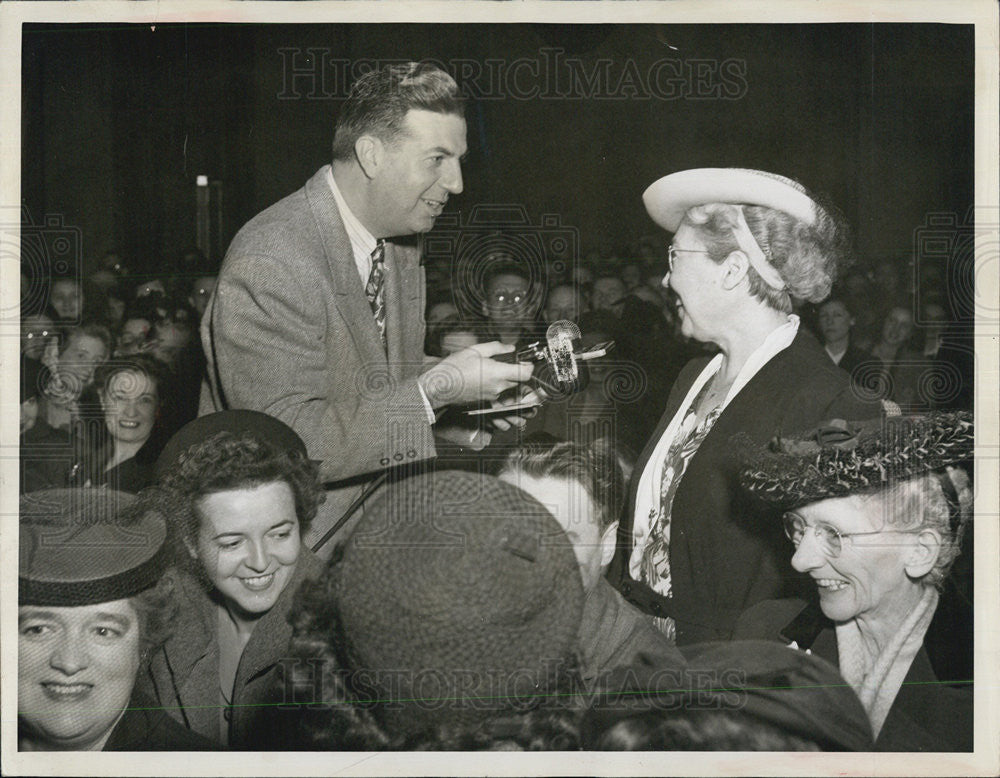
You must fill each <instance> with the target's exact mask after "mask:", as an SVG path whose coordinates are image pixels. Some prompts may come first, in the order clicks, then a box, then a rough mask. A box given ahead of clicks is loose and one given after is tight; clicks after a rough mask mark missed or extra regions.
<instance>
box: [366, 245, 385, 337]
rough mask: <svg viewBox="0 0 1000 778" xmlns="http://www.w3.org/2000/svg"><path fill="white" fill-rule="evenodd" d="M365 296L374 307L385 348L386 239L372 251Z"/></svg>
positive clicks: (373, 310)
mask: <svg viewBox="0 0 1000 778" xmlns="http://www.w3.org/2000/svg"><path fill="white" fill-rule="evenodd" d="M365 296H366V297H367V298H368V304H369V305H370V306H371V307H372V314H373V315H374V316H375V324H377V325H378V334H379V336H380V337H381V338H382V348H385V241H384V240H379V242H378V244H377V245H376V246H375V250H374V251H373V252H372V272H371V273H370V274H369V276H368V283H367V284H365Z"/></svg>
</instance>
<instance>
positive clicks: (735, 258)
mask: <svg viewBox="0 0 1000 778" xmlns="http://www.w3.org/2000/svg"><path fill="white" fill-rule="evenodd" d="M723 264H724V265H725V266H726V273H725V275H723V276H722V288H723V289H735V288H736V287H737V286H739V284H740V282H741V281H742V280H743V279H744V278H746V277H747V271H748V270H749V269H750V260H749V259H748V258H747V255H746V254H744V253H743V252H742V251H740V250H739V249H737V250H736V251H730V252H729V256H728V257H726V258H725V260H724V261H723Z"/></svg>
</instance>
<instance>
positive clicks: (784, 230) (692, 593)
mask: <svg viewBox="0 0 1000 778" xmlns="http://www.w3.org/2000/svg"><path fill="white" fill-rule="evenodd" d="M643 200H644V202H645V205H646V210H647V211H648V212H649V215H650V216H651V217H652V218H653V220H654V221H656V222H657V224H659V225H660V226H661V227H663V228H664V229H665V230H667V231H668V232H671V233H673V242H672V244H671V245H670V247H669V251H668V254H669V272H668V273H667V275H666V277H665V278H664V280H663V283H664V285H665V286H668V287H669V289H670V291H671V293H672V294H673V296H674V298H675V300H676V303H677V306H676V307H677V314H678V316H679V318H680V322H681V332H682V334H683V335H685V336H686V337H690V338H693V339H695V340H699V341H703V342H710V343H713V344H715V345H716V346H717V347H718V349H719V353H718V354H717V355H715V356H714V357H702V358H698V359H695V360H693V361H691V362H689V363H688V364H687V365H686V366H685V367H684V369H683V370H682V371H681V373H680V375H679V376H678V378H677V380H676V382H675V383H674V386H673V389H672V390H671V392H670V396H669V398H668V400H667V404H666V410H665V412H664V414H663V416H662V417H661V419H660V423H659V425H658V426H657V428H656V431H655V432H654V434H653V436H652V438H651V440H650V442H649V443H648V444H647V446H646V449H645V451H644V452H643V453H642V454H641V455H640V457H639V461H638V463H637V466H636V474H637V476H636V477H635V478H633V485H632V492H631V495H630V503H629V504H630V509H628V511H627V514H626V516H625V517H624V519H623V521H622V523H621V525H620V534H619V553H618V555H617V557H616V560H615V563H614V565H613V566H612V568H611V571H610V576H611V580H612V582H613V583H615V584H616V585H617V586H618V588H619V589H620V590H621V592H622V593H623V594H624V595H625V596H626V597H627V598H629V599H631V600H632V601H633V602H634V603H635V604H636V605H638V606H639V607H640V608H641V609H643V610H644V611H646V612H647V613H651V614H652V615H653V616H655V617H656V619H657V624H658V625H659V626H660V628H661V629H662V630H663V631H664V633H666V634H667V635H668V636H675V637H676V641H677V643H678V645H683V644H686V643H693V642H699V641H705V640H726V639H729V638H730V637H731V634H732V629H733V626H734V624H735V622H736V619H737V617H738V616H739V614H740V613H741V612H742V611H743V610H744V609H745V608H747V607H749V606H750V605H752V604H753V603H755V602H759V601H760V600H764V599H768V598H772V597H779V596H784V595H785V594H788V593H790V592H789V591H788V588H787V587H788V584H789V580H788V579H789V576H788V575H786V573H785V571H784V570H783V569H782V568H783V564H782V554H783V548H782V538H781V534H780V533H781V531H780V528H777V527H776V526H775V524H776V522H774V521H773V517H770V516H768V515H766V513H765V515H761V513H760V512H759V511H756V512H755V511H754V510H752V509H751V506H749V505H747V504H745V502H744V501H741V500H740V491H739V488H738V486H739V483H738V478H737V473H738V463H737V462H733V461H731V453H732V452H731V450H730V447H729V440H730V438H731V437H732V436H733V435H734V434H736V433H738V432H744V433H746V434H748V435H749V436H750V437H751V438H753V439H754V440H756V441H758V442H761V443H763V442H765V441H767V440H768V439H769V438H770V437H771V436H772V435H774V433H775V431H776V430H779V429H805V428H808V427H810V426H812V425H814V424H816V423H818V422H819V421H820V420H821V419H825V418H830V417H831V416H843V417H844V418H864V417H865V416H874V415H877V414H878V412H879V408H878V407H877V406H874V407H870V408H867V409H866V408H865V406H864V405H862V404H861V403H859V402H858V401H857V400H856V399H855V398H854V396H853V393H852V391H851V386H850V381H849V378H848V376H847V374H846V373H844V372H843V371H841V370H838V369H837V368H836V367H835V366H834V365H832V364H830V360H829V358H828V357H827V356H826V354H825V353H824V351H823V349H822V347H821V346H820V345H819V343H818V342H817V341H816V339H815V338H814V337H813V336H812V335H811V334H809V333H808V332H807V331H806V330H805V328H800V327H799V319H798V317H797V316H795V315H794V314H793V313H792V303H793V300H809V301H811V302H819V301H821V300H823V299H824V298H825V297H826V296H827V295H828V294H829V292H830V288H831V285H832V283H833V281H834V279H835V277H836V275H837V271H838V267H839V266H840V265H841V264H843V263H844V262H845V260H847V259H848V255H849V252H850V240H849V235H848V230H847V227H846V224H845V222H844V220H843V218H842V217H841V216H840V215H839V214H838V213H837V212H836V211H835V210H834V209H833V208H832V207H826V206H823V205H821V204H820V203H819V202H817V200H816V198H815V197H813V196H812V195H811V194H810V193H808V192H807V191H806V190H805V189H804V188H803V187H802V186H800V185H799V184H798V183H796V182H795V181H792V180H790V179H787V178H783V177H782V176H777V175H774V174H772V173H767V172H764V171H760V170H740V169H730V168H725V169H701V170H685V171H681V172H679V173H674V174H672V175H668V176H666V177H664V178H661V179H660V180H658V181H656V182H655V183H654V184H652V185H651V186H650V187H649V188H648V189H647V190H646V192H645V194H644V195H643Z"/></svg>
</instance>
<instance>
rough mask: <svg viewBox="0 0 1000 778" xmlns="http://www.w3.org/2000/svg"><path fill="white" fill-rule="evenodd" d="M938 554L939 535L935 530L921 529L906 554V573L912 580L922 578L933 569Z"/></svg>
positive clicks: (939, 547) (939, 552) (939, 548)
mask: <svg viewBox="0 0 1000 778" xmlns="http://www.w3.org/2000/svg"><path fill="white" fill-rule="evenodd" d="M939 556H941V535H939V534H938V532H937V530H933V529H925V530H921V531H920V532H919V533H918V534H917V535H916V542H915V543H913V545H912V546H911V547H910V551H909V553H908V554H907V555H906V560H905V564H904V568H905V570H906V574H907V575H908V576H909V577H910V578H912V579H914V580H919V579H920V578H923V577H924V576H925V575H927V573H929V572H930V571H931V570H933V569H934V565H935V564H937V561H938V557H939Z"/></svg>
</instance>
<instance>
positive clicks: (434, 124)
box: [358, 110, 466, 238]
mask: <svg viewBox="0 0 1000 778" xmlns="http://www.w3.org/2000/svg"><path fill="white" fill-rule="evenodd" d="M366 137H367V136H366ZM358 142H359V144H362V143H364V142H365V139H364V138H363V139H361V140H359V141H358ZM373 142H374V145H375V151H374V152H373V162H374V164H373V165H372V166H371V167H369V168H368V174H369V176H370V182H369V188H368V192H367V202H366V203H365V207H364V213H362V214H359V217H360V218H361V220H362V222H363V223H364V224H365V226H366V227H368V229H369V231H370V232H371V233H372V234H373V235H374V236H375V237H376V238H391V237H394V236H397V235H412V234H416V233H421V232H427V231H428V230H429V229H430V228H431V227H433V226H434V221H435V219H437V217H438V216H440V215H441V212H442V211H443V210H444V207H445V204H446V203H447V202H448V197H449V196H451V195H453V194H459V193H460V192H461V191H462V166H461V157H462V156H463V155H464V154H465V151H466V145H465V119H463V118H462V117H461V116H458V115H457V114H450V113H449V114H444V113H435V112H433V111H423V110H410V111H409V112H408V113H407V114H406V117H405V118H404V120H403V134H402V136H401V137H399V138H398V139H396V140H395V141H392V142H383V141H381V140H378V139H375V140H374V141H373Z"/></svg>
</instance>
